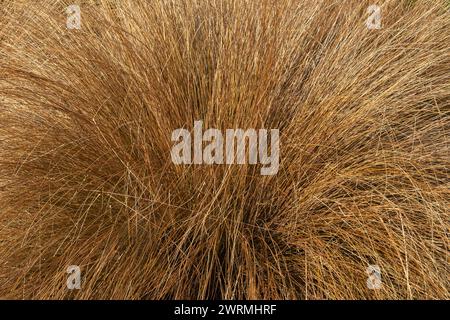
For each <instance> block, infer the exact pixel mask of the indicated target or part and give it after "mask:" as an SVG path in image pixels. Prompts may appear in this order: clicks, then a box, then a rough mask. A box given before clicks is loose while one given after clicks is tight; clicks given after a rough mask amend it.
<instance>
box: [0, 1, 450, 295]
mask: <svg viewBox="0 0 450 320" xmlns="http://www.w3.org/2000/svg"><path fill="white" fill-rule="evenodd" d="M70 4H72V3H71V2H70V1H62V0H42V1H31V0H17V1H16V0H14V1H11V0H3V1H1V5H0V297H2V298H14V299H18V298H30V299H95V298H101V299H212V298H214V299H417V298H423V299H448V298H450V294H449V281H448V279H449V274H450V272H449V271H450V270H449V238H448V232H449V226H450V223H449V222H450V221H449V209H450V148H449V137H450V47H449V44H450V16H449V11H448V7H447V3H446V1H444V0H443V1H440V0H435V1H426V0H417V1H414V2H411V1H409V0H383V1H378V4H379V5H380V7H381V8H382V28H381V29H379V30H369V29H368V28H366V25H365V20H366V19H367V7H368V6H369V5H371V4H372V3H371V2H370V1H365V0H364V1H361V0H332V1H330V0H261V1H253V0H154V1H145V0H120V1H118V0H117V1H115V0H97V1H94V0H92V1H87V0H86V1H83V2H80V3H79V5H80V8H81V17H82V20H81V21H82V28H81V29H80V30H69V29H67V28H66V13H65V8H66V7H67V6H68V5H70ZM196 120H202V121H203V122H204V124H205V126H206V127H209V128H219V129H223V130H225V129H227V128H278V129H279V130H280V168H279V171H278V174H277V175H274V176H261V175H260V173H259V172H260V171H259V167H258V165H190V166H177V165H174V164H173V163H172V161H171V158H170V150H171V147H172V141H171V132H172V131H173V130H174V129H176V128H192V126H193V123H194V121H196ZM70 265H78V266H80V268H81V271H82V288H81V289H80V290H68V289H67V287H66V279H67V273H66V270H67V267H68V266H70ZM369 265H378V266H380V269H381V275H382V287H381V288H380V289H379V290H370V289H369V288H368V287H367V285H366V280H367V277H368V275H367V274H366V269H367V267H368V266H369Z"/></svg>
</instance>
